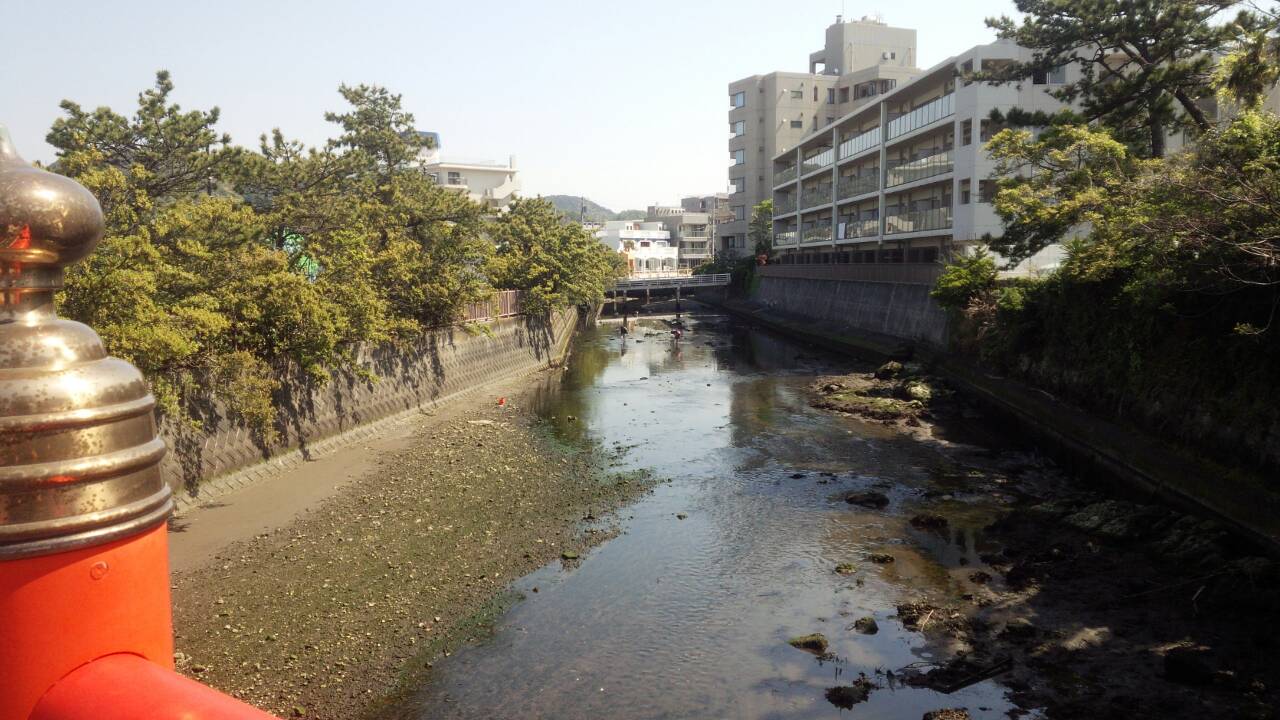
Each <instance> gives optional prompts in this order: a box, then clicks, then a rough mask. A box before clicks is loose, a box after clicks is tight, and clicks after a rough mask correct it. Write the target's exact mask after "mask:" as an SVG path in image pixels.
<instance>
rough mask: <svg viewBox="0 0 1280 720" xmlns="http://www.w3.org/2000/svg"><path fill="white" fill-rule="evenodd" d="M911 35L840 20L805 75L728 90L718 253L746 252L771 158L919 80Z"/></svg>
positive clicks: (757, 80) (772, 77)
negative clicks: (724, 199)
mask: <svg viewBox="0 0 1280 720" xmlns="http://www.w3.org/2000/svg"><path fill="white" fill-rule="evenodd" d="M915 62H916V31H915V30H911V29H906V28H894V27H889V26H888V25H885V24H884V23H883V22H880V21H879V20H875V19H871V18H863V19H861V20H856V21H849V22H846V21H845V20H844V19H843V18H842V17H837V18H836V22H835V23H834V24H833V25H831V26H830V27H828V28H827V30H826V43H825V45H824V47H823V49H822V50H819V51H817V52H814V53H812V54H811V55H810V56H809V72H807V73H795V72H773V73H768V74H766V75H752V76H750V77H747V78H743V79H741V80H738V81H736V82H732V83H730V84H729V105H730V107H729V135H730V137H729V161H730V166H729V211H730V214H729V218H728V220H727V222H725V223H724V224H723V225H721V226H719V227H718V232H717V242H716V248H715V249H716V250H717V251H718V252H723V253H725V254H728V255H738V254H743V253H745V252H747V246H748V244H749V243H748V241H747V228H748V223H749V222H750V219H751V208H752V207H754V206H755V205H756V204H757V203H759V202H761V201H762V200H765V199H767V198H769V197H771V196H772V192H773V186H774V177H773V170H774V163H773V158H774V156H776V155H777V154H778V153H781V152H784V151H787V150H790V149H791V148H794V147H796V145H797V144H798V143H799V142H800V141H801V139H803V138H804V137H806V136H808V135H810V134H812V133H813V132H815V131H816V130H818V128H820V127H823V126H826V125H830V124H831V123H833V122H835V121H836V120H837V119H839V118H841V117H844V116H845V115H847V114H848V113H849V112H851V111H853V110H854V109H856V108H858V107H861V106H862V105H865V104H867V103H869V102H872V101H873V100H875V98H877V97H879V96H881V95H883V94H884V93H886V92H889V91H891V90H892V89H893V88H895V87H897V86H898V85H899V84H901V83H904V82H907V81H909V80H910V79H912V78H914V77H915V76H916V75H918V74H919V72H920V71H919V70H918V69H916V67H915Z"/></svg>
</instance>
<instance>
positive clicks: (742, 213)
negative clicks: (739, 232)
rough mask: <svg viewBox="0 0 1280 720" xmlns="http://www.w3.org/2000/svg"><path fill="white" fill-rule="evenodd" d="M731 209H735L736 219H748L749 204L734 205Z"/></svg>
mask: <svg viewBox="0 0 1280 720" xmlns="http://www.w3.org/2000/svg"><path fill="white" fill-rule="evenodd" d="M729 209H730V210H732V211H733V219H734V220H746V219H747V206H746V205H734V206H732V207H730V208H729Z"/></svg>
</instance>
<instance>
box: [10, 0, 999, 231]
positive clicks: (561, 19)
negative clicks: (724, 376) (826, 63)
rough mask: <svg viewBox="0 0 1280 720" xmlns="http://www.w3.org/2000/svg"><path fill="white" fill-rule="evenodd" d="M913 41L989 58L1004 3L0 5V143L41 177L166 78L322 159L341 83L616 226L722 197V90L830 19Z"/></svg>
mask: <svg viewBox="0 0 1280 720" xmlns="http://www.w3.org/2000/svg"><path fill="white" fill-rule="evenodd" d="M842 5H843V9H844V12H845V13H846V15H849V16H861V15H866V14H875V13H879V14H881V15H882V16H883V18H884V20H885V21H886V22H888V23H889V24H891V25H896V26H904V27H914V28H916V29H917V30H919V58H920V63H921V66H922V67H928V66H929V65H933V64H935V63H937V62H939V61H941V60H943V59H945V58H946V57H948V56H950V55H954V54H955V53H957V52H960V51H961V50H964V49H965V48H968V47H970V46H972V45H975V44H978V43H984V42H990V40H991V39H992V38H993V36H992V34H991V32H990V31H989V30H987V29H986V27H985V26H984V25H983V22H982V21H983V18H984V17H985V16H987V15H994V14H999V13H1001V12H1008V11H1011V9H1012V3H1011V2H1010V1H1009V0H990V2H984V3H982V4H980V5H979V4H976V3H967V2H955V0H900V1H899V2H895V3H882V4H874V3H862V2H853V1H852V0H849V1H848V2H844V3H842V2H841V1H840V0H782V1H779V0H683V1H679V0H651V1H650V2H629V3H621V2H617V3H615V2H606V1H603V0H601V1H599V2H588V1H586V0H544V1H541V2H535V1H533V0H507V1H500V0H493V1H491V2H477V1H475V0H471V1H468V0H452V1H450V2H408V1H404V2H363V3H357V2H343V1H340V0H314V1H313V2H277V1H273V0H256V1H255V2H245V1H241V0H225V1H220V2H214V3H209V2H200V3H196V2H188V1H184V0H165V1H163V2H162V1H159V0H115V1H114V2H102V0H94V1H92V2H88V1H82V0H51V1H49V2H29V1H27V0H0V17H3V18H4V20H5V48H4V59H3V61H0V123H2V124H7V125H8V126H9V128H10V131H11V132H12V133H13V135H14V141H15V143H16V144H17V146H18V148H19V150H20V151H21V152H22V153H23V154H24V156H26V157H27V159H30V160H37V159H38V160H46V161H47V160H50V159H51V158H52V156H53V150H52V148H50V147H49V146H47V145H46V144H45V143H44V136H45V134H46V132H47V131H48V128H49V125H50V123H52V122H53V120H54V118H56V117H57V115H58V102H59V101H60V100H61V99H63V98H70V99H72V100H75V101H77V102H79V103H80V104H81V105H84V106H86V107H96V106H99V105H109V106H111V107H112V108H114V109H116V110H117V111H121V112H131V111H132V108H133V106H134V100H135V97H136V95H137V93H138V92H139V91H140V90H142V89H143V88H145V87H147V86H149V85H150V84H151V82H152V81H153V78H154V73H155V71H156V70H157V69H161V68H164V69H168V70H169V71H171V72H172V73H173V79H174V82H175V83H176V85H177V89H176V91H175V98H176V100H177V102H179V103H180V104H181V105H182V106H183V107H186V108H195V107H199V108H208V107H210V106H213V105H217V106H218V107H220V108H221V109H222V122H221V129H222V130H224V131H225V132H229V133H231V136H232V139H233V140H234V141H235V142H236V143H237V144H240V145H246V146H250V147H256V146H257V138H258V135H260V134H261V133H263V132H267V131H269V130H270V129H271V128H272V127H277V126H278V127H280V128H281V129H283V130H284V132H285V134H286V135H287V136H289V137H295V138H300V139H302V140H304V141H306V142H308V143H320V142H322V141H323V140H324V139H325V138H327V137H328V136H329V135H330V134H331V133H332V130H331V126H330V125H328V124H327V123H325V122H324V117H323V115H324V112H325V111H326V110H331V109H337V108H339V107H340V106H341V101H340V98H339V97H338V95H337V93H336V88H337V86H338V84H339V83H343V82H346V83H352V84H355V83H361V82H365V83H378V84H381V85H385V86H387V87H388V88H390V89H392V90H394V91H395V92H398V93H401V94H402V95H403V96H404V103H405V106H406V107H407V108H408V109H409V110H410V111H411V112H413V113H414V115H415V116H416V117H417V124H418V126H419V127H420V128H423V129H431V130H436V131H438V132H440V133H441V136H442V139H443V143H444V154H445V155H446V156H450V155H456V156H463V157H468V158H491V159H495V160H498V159H505V158H506V156H507V155H515V156H516V157H517V165H518V166H519V167H520V169H521V173H522V176H523V182H524V191H525V194H527V195H534V194H544V195H546V194H555V193H565V194H574V195H579V194H581V195H586V196H588V197H590V198H592V199H594V200H596V201H598V202H600V203H603V204H604V205H606V206H608V207H611V208H613V209H615V210H619V209H623V208H629V207H638V208H643V207H644V206H645V205H648V204H652V203H654V202H664V203H670V202H674V201H676V200H677V199H678V198H679V197H680V196H682V195H691V194H702V193H709V192H714V191H718V190H722V189H723V188H724V186H725V184H726V176H725V166H726V164H727V162H728V157H727V150H726V141H727V136H728V125H727V120H726V112H727V105H728V94H727V90H726V86H727V84H728V83H729V82H730V81H732V80H736V79H738V78H741V77H745V76H747V75H752V74H756V73H765V72H769V71H771V70H790V71H804V70H806V69H807V61H808V55H809V53H810V52H811V51H813V50H817V49H819V48H821V47H822V44H823V29H824V28H825V27H826V26H827V25H829V24H830V23H831V22H833V21H834V19H835V16H836V14H837V13H839V12H841V9H842Z"/></svg>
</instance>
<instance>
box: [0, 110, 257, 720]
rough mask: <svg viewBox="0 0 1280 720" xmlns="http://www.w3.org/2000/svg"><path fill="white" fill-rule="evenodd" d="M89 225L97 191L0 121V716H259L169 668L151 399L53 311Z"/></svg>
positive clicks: (129, 369) (8, 719)
mask: <svg viewBox="0 0 1280 720" xmlns="http://www.w3.org/2000/svg"><path fill="white" fill-rule="evenodd" d="M102 232H103V220H102V210H101V208H100V207H99V206H98V202H97V200H95V199H94V197H93V196H92V195H91V194H89V192H88V191H87V190H85V189H84V188H83V187H81V186H80V185H79V184H77V183H75V182H74V181H72V180H70V179H68V178H64V177H61V176H58V175H53V174H51V173H48V172H45V171H43V170H37V169H35V168H33V167H31V166H29V165H27V164H26V163H25V162H23V161H22V160H21V158H19V157H18V156H17V154H16V153H14V152H13V148H12V147H11V146H10V143H9V139H8V134H7V133H6V132H5V131H4V128H3V127H0V719H2V720H26V719H28V718H42V719H43V720H72V719H77V720H79V719H84V720H88V719H89V718H96V719H100V720H116V719H119V720H123V719H124V718H129V719H130V720H160V719H164V720H170V719H172V720H177V719H178V718H190V719H192V720H194V719H196V718H208V719H210V720H214V719H216V720H231V718H259V719H262V718H270V717H271V716H270V715H267V714H265V713H263V712H261V711H259V710H256V709H254V708H252V707H250V706H248V705H245V704H244V703H241V702H239V701H238V700H235V699H233V698H230V697H227V696H225V695H221V694H220V693H218V692H217V691H215V690H212V689H209V688H206V687H204V686H202V685H200V684H199V683H196V682H194V681H191V680H187V679H185V678H183V677H181V676H179V675H177V674H176V673H174V672H173V630H172V623H171V614H170V598H169V556H168V541H167V536H166V527H165V521H166V519H167V518H168V517H169V513H170V512H171V511H172V509H173V500H172V497H171V495H170V491H169V488H168V486H167V485H166V484H165V482H164V480H163V478H162V477H161V476H160V467H159V463H160V459H161V458H162V457H163V456H164V453H165V446H164V442H163V441H162V440H161V439H160V438H159V437H158V436H157V433H156V424H155V418H154V415H153V410H154V406H155V401H154V399H153V398H152V397H151V394H150V392H149V391H148V389H147V384H146V381H145V380H144V379H143V377H142V375H141V373H139V372H138V370H137V369H136V368H134V367H133V366H132V365H130V364H128V363H126V362H124V361H122V360H118V359H116V358H112V357H108V356H107V353H106V351H105V350H104V348H103V346H102V341H101V340H100V339H99V338H98V336H97V334H96V333H94V331H93V330H92V329H90V328H88V327H86V326H85V325H81V324H80V323H76V322H71V321H69V320H63V319H61V318H58V317H57V315H56V314H55V312H54V302H53V296H54V293H55V292H56V291H57V290H58V289H59V288H60V287H61V286H62V273H63V267H65V266H66V265H70V264H71V263H74V262H76V261H78V260H80V259H82V258H83V257H85V256H86V255H88V254H89V253H90V252H92V250H93V249H94V247H95V246H96V245H97V244H98V242H99V241H100V240H101V238H102Z"/></svg>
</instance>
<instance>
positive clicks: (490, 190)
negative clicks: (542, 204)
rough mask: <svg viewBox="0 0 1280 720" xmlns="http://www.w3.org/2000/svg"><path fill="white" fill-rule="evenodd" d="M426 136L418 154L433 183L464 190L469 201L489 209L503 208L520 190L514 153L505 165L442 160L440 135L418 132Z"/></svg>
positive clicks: (450, 188) (477, 161)
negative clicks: (425, 143)
mask: <svg viewBox="0 0 1280 720" xmlns="http://www.w3.org/2000/svg"><path fill="white" fill-rule="evenodd" d="M418 134H419V135H422V136H423V137H425V138H427V145H428V146H427V147H425V148H423V150H422V151H421V152H420V153H419V155H418V161H419V162H420V163H421V164H422V167H423V169H425V170H426V171H427V173H428V174H429V175H431V178H432V179H433V180H435V182H436V184H438V185H440V186H441V187H444V188H446V189H449V190H455V191H457V192H462V193H466V194H467V196H468V197H469V198H471V200H472V201H474V202H478V203H481V204H483V205H485V206H486V207H488V208H489V209H490V210H495V211H497V210H502V209H503V208H505V207H506V206H507V205H510V204H511V201H512V200H514V199H515V195H516V193H517V192H519V190H520V178H519V177H518V171H517V170H516V159H515V156H511V157H509V158H508V159H507V163H506V164H505V165H504V164H502V163H500V162H494V161H490V160H460V159H456V158H452V159H444V158H442V157H441V156H440V136H439V134H437V133H434V132H427V131H419V132H418Z"/></svg>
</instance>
